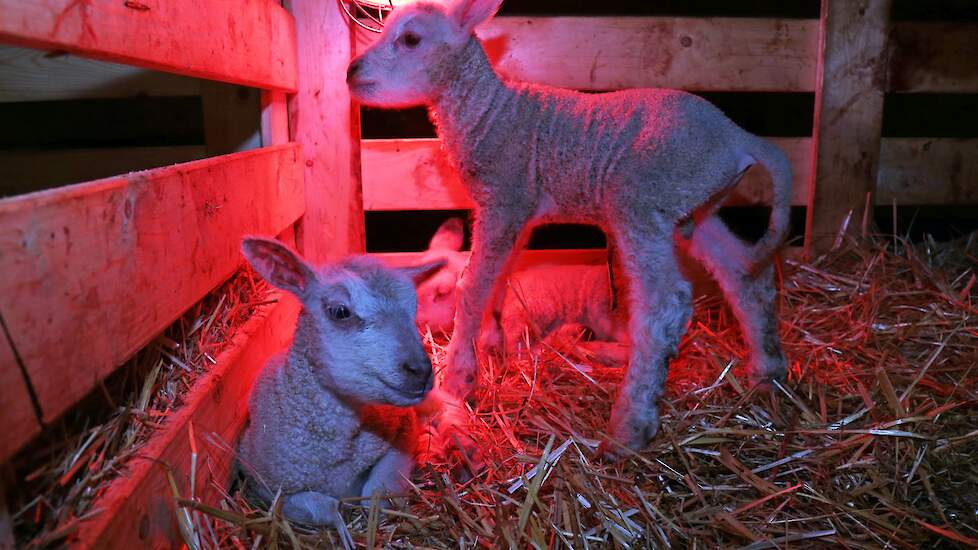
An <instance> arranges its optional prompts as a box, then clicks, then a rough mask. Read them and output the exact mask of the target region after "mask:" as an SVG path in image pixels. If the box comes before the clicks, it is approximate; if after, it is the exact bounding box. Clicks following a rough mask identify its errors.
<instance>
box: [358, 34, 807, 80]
mask: <svg viewBox="0 0 978 550" xmlns="http://www.w3.org/2000/svg"><path fill="white" fill-rule="evenodd" d="M478 34H479V36H480V38H482V40H483V42H484V44H485V46H486V51H487V52H488V53H489V57H490V59H492V61H493V63H494V64H495V66H496V68H497V69H498V70H499V71H500V72H501V73H502V74H503V75H505V76H506V77H508V78H512V79H515V80H524V81H528V82H535V83H538V84H548V85H551V86H559V87H562V88H574V89H579V90H616V89H621V88H643V87H668V88H683V89H690V90H724V91H811V90H812V89H814V86H815V81H814V78H815V49H816V46H817V42H818V22H817V21H815V20H805V19H750V18H692V17H497V18H495V19H493V20H492V21H490V22H489V23H487V24H486V25H484V26H483V27H480V29H479V30H478ZM376 37H377V35H376V34H373V33H369V32H365V31H360V32H359V33H358V36H357V40H358V44H357V47H358V50H359V51H363V49H365V48H366V47H367V46H368V45H369V44H370V43H372V42H373V41H374V40H376Z"/></svg>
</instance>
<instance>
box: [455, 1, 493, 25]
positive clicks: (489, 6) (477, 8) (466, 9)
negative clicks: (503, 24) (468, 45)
mask: <svg viewBox="0 0 978 550" xmlns="http://www.w3.org/2000/svg"><path fill="white" fill-rule="evenodd" d="M501 4H502V0H458V1H456V2H455V3H454V4H453V5H452V9H451V14H452V16H453V17H454V18H455V20H456V21H458V24H459V26H461V27H462V28H463V29H465V30H467V31H472V30H473V29H475V27H477V26H478V25H480V24H481V23H484V22H486V21H488V20H489V19H492V16H493V15H495V14H496V12H497V11H499V6H500V5H501Z"/></svg>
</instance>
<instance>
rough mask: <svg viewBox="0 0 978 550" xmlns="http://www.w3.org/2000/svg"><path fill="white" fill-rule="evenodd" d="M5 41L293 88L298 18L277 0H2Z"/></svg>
mask: <svg viewBox="0 0 978 550" xmlns="http://www.w3.org/2000/svg"><path fill="white" fill-rule="evenodd" d="M0 43H9V44H13V45H16V46H25V47H30V48H37V49H44V50H59V51H67V52H70V53H75V54H78V55H84V56H86V57H92V58H95V59H101V60H104V61H112V62H115V63H124V64H127V65H136V66H139V67H145V68H148V69H156V70H160V71H166V72H171V73H177V74H183V75H187V76H194V77H198V78H205V79H208V80H220V81H223V82H231V83H235V84H241V85H244V86H254V87H257V88H265V89H276V90H284V91H290V92H291V91H294V90H295V87H296V50H295V32H294V21H293V20H292V18H291V17H290V16H289V14H288V13H287V12H286V11H285V10H284V9H282V7H281V6H279V5H278V3H277V2H272V1H270V0H250V1H248V2H227V1H221V2H208V3H207V5H206V7H205V6H201V5H200V3H199V2H197V1H196V0H141V1H140V2H121V1H120V2H108V1H101V0H100V1H97V2H93V1H90V0H31V1H28V2H25V1H24V0H0Z"/></svg>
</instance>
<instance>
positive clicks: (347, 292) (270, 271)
mask: <svg viewBox="0 0 978 550" xmlns="http://www.w3.org/2000/svg"><path fill="white" fill-rule="evenodd" d="M242 249H243V251H244V255H245V257H246V258H247V259H248V261H249V262H250V263H251V265H252V266H254V268H255V270H256V271H257V272H258V273H259V274H260V275H261V276H262V277H264V278H265V279H266V280H267V281H268V282H270V283H271V284H273V285H275V286H277V287H279V288H281V289H283V290H287V291H289V292H291V293H292V294H294V295H295V296H296V297H297V298H298V299H299V301H300V302H301V303H302V311H301V313H300V314H299V320H298V322H297V324H296V330H295V336H294V339H293V342H292V345H291V347H290V348H289V349H288V351H287V353H286V354H285V355H281V356H277V357H275V358H273V359H272V360H271V361H270V362H269V364H268V365H267V366H266V367H265V369H264V370H263V371H262V373H261V374H260V375H259V378H258V380H257V382H256V383H255V387H254V390H253V391H252V394H251V400H250V402H249V413H250V423H249V425H248V427H247V428H246V429H245V432H244V434H243V436H242V438H241V442H240V444H239V448H238V457H239V462H240V464H241V465H242V467H243V469H244V471H245V472H246V473H248V474H249V475H250V476H251V477H252V478H254V481H255V483H253V484H251V485H253V486H254V491H255V494H256V496H258V497H259V498H260V499H262V500H264V501H266V502H268V501H270V500H272V498H273V497H274V495H275V494H276V493H277V492H278V491H281V493H282V503H283V506H282V513H283V514H284V515H285V517H287V518H289V519H291V520H296V521H300V522H302V523H307V524H312V525H332V526H334V527H337V528H340V530H341V533H342V532H345V531H344V530H343V527H344V526H343V522H342V519H341V517H340V515H339V510H338V501H337V499H338V498H343V497H351V496H361V495H362V496H371V495H372V494H373V493H375V492H379V493H389V492H393V491H397V490H398V489H399V488H401V487H402V484H403V482H404V481H403V480H404V477H405V476H408V475H409V474H410V472H411V469H412V468H413V465H414V458H413V453H414V450H415V445H416V441H417V435H418V434H417V420H416V416H415V411H414V410H413V409H412V408H411V406H413V405H416V404H418V403H420V402H421V401H422V399H424V397H425V396H426V395H427V394H428V392H429V390H431V387H432V379H433V373H432V368H431V361H430V360H429V358H428V355H427V354H426V353H425V350H424V348H423V347H422V344H421V338H420V336H419V334H418V331H417V328H416V326H415V310H416V296H415V291H414V286H413V284H412V278H413V279H420V278H421V277H422V276H424V275H425V274H427V273H429V272H431V271H432V270H434V269H436V268H438V267H440V265H441V264H440V263H435V264H428V265H422V266H418V267H412V268H402V269H391V268H387V267H385V266H383V265H381V264H380V263H379V262H378V261H376V260H374V259H372V258H369V257H366V256H354V257H350V258H348V259H346V260H344V261H342V262H339V263H335V264H328V265H324V266H322V267H321V268H319V269H318V270H317V269H313V268H312V266H310V265H308V264H307V263H306V262H304V261H303V260H302V259H301V258H299V257H298V256H297V255H296V254H295V253H294V252H292V251H291V250H290V249H289V248H287V247H286V246H285V245H283V244H282V243H279V242H277V241H274V240H269V239H261V238H253V237H252V238H246V239H245V240H244V243H243V245H242Z"/></svg>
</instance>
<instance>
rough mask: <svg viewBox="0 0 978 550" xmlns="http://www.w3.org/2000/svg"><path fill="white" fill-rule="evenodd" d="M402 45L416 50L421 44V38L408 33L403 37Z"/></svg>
mask: <svg viewBox="0 0 978 550" xmlns="http://www.w3.org/2000/svg"><path fill="white" fill-rule="evenodd" d="M401 43H403V44H404V45H405V46H407V47H409V48H416V47H418V44H420V43H421V37H420V36H418V35H416V34H414V33H413V32H406V33H404V34H402V35H401Z"/></svg>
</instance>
